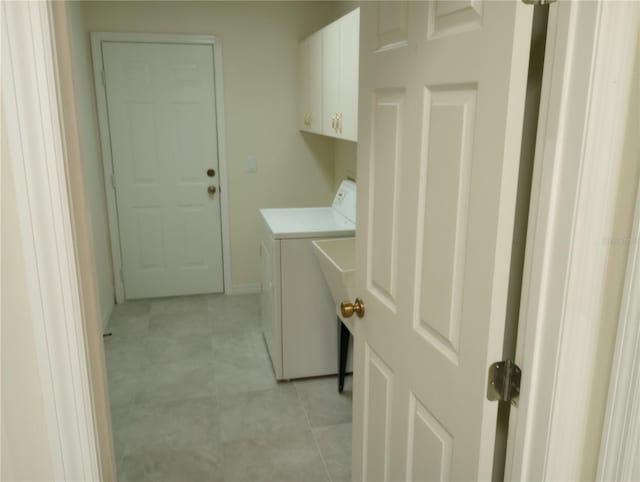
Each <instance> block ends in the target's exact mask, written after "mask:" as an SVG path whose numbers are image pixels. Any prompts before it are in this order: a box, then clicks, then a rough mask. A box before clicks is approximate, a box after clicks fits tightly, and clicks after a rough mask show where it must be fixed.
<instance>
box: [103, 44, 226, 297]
mask: <svg viewBox="0 0 640 482" xmlns="http://www.w3.org/2000/svg"><path fill="white" fill-rule="evenodd" d="M103 42H140V43H172V44H192V45H211V46H212V48H213V69H214V82H215V91H216V92H215V97H216V123H217V129H218V171H219V176H220V211H221V213H220V214H221V220H222V266H223V271H224V278H223V279H224V290H225V292H228V291H229V290H230V289H231V243H230V240H229V182H228V170H227V142H226V133H225V122H224V119H225V115H224V83H223V72H222V40H221V39H220V38H219V37H217V36H214V35H176V34H154V33H150V34H147V33H125V32H92V33H91V52H92V57H93V78H94V82H95V88H96V100H97V106H98V127H99V130H100V146H101V150H102V159H103V163H102V164H103V168H104V182H105V192H106V194H107V215H108V219H109V233H110V237H111V256H112V259H113V273H114V286H115V293H116V303H122V302H123V301H124V299H125V296H124V283H123V281H122V277H121V275H120V273H121V272H122V271H121V270H122V254H121V250H120V228H119V225H118V216H117V207H116V196H115V191H114V186H113V184H112V182H113V181H112V179H114V177H113V158H112V156H111V144H110V138H111V136H110V134H109V120H108V115H107V93H106V89H105V85H104V83H103V81H102V79H103V73H102V72H103V60H102V43H103Z"/></svg>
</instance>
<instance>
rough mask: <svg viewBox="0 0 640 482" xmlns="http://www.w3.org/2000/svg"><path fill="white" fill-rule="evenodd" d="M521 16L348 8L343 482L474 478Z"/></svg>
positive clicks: (472, 4) (515, 108)
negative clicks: (353, 134)
mask: <svg viewBox="0 0 640 482" xmlns="http://www.w3.org/2000/svg"><path fill="white" fill-rule="evenodd" d="M532 11H533V9H532V7H528V6H526V5H524V4H522V2H520V1H513V2H498V1H496V2H482V1H480V0H472V1H456V2H449V1H434V2H389V3H367V2H364V3H363V5H362V11H361V18H362V23H361V43H360V45H361V49H360V52H361V71H360V117H359V133H358V134H359V135H358V138H359V145H358V184H359V187H358V189H359V191H360V192H359V193H358V200H359V201H360V202H359V203H358V215H357V220H358V221H357V222H358V225H357V277H356V285H357V290H356V292H357V294H358V295H359V296H361V297H362V298H363V299H364V303H365V305H366V314H365V317H364V318H363V319H356V321H355V374H354V384H355V385H354V427H353V430H354V432H353V436H354V451H353V476H354V480H366V481H374V480H407V481H411V480H420V481H424V480H489V479H491V469H492V459H493V448H494V439H495V431H496V416H497V409H498V406H497V403H495V402H488V401H487V399H486V383H487V382H486V380H487V367H488V366H489V364H490V363H492V362H494V361H497V360H499V359H500V358H501V353H502V343H503V334H504V323H505V311H506V301H507V289H508V275H509V264H510V255H511V239H512V233H513V224H514V211H515V201H516V184H517V176H518V164H519V154H520V140H521V131H522V122H523V109H524V99H525V88H526V79H527V63H528V57H529V39H530V31H531V21H532Z"/></svg>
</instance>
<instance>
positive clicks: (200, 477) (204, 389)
mask: <svg viewBox="0 0 640 482" xmlns="http://www.w3.org/2000/svg"><path fill="white" fill-rule="evenodd" d="M108 331H110V332H112V333H113V335H112V336H110V337H106V338H105V352H106V357H107V369H108V372H109V392H110V399H111V411H112V424H113V432H114V443H115V451H116V457H117V464H118V474H119V475H118V476H119V480H120V481H121V482H144V481H153V482H168V481H171V482H197V481H226V482H234V481H261V482H268V481H269V482H270V481H295V482H306V481H309V482H311V481H333V482H340V481H348V480H350V478H351V380H350V379H349V378H347V384H346V386H345V391H344V393H343V394H342V395H339V394H338V390H337V385H338V382H337V379H336V378H335V377H328V378H317V379H309V380H302V381H295V382H292V383H276V382H275V380H274V377H273V371H272V369H271V362H270V361H269V357H268V354H267V351H266V348H265V345H264V341H263V338H262V333H261V330H260V307H259V297H258V296H257V295H243V296H224V295H209V296H190V297H176V298H167V299H158V300H142V301H131V302H127V303H124V304H122V305H118V306H117V307H116V309H115V310H114V313H113V315H112V317H111V320H110V323H109V327H108Z"/></svg>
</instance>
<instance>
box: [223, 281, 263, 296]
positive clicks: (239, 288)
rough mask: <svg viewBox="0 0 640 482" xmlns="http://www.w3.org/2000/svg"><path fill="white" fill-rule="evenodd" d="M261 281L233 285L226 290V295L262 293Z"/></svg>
mask: <svg viewBox="0 0 640 482" xmlns="http://www.w3.org/2000/svg"><path fill="white" fill-rule="evenodd" d="M260 288H261V287H260V283H246V284H239V285H232V286H231V287H230V288H228V289H227V290H225V294H226V295H251V294H256V293H260Z"/></svg>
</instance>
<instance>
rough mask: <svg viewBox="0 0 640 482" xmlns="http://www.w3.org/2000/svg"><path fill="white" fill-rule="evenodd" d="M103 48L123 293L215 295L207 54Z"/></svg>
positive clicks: (179, 47) (217, 271)
mask: <svg viewBox="0 0 640 482" xmlns="http://www.w3.org/2000/svg"><path fill="white" fill-rule="evenodd" d="M102 48H103V61H104V71H105V82H106V92H107V108H108V116H109V131H110V141H111V153H112V158H113V169H114V173H115V175H114V183H115V189H116V203H117V210H118V227H119V232H120V249H121V253H122V263H123V273H122V276H123V281H124V288H125V296H126V298H128V299H132V298H148V297H159V296H172V295H187V294H197V293H214V292H221V291H223V290H224V287H223V281H222V280H223V272H222V236H221V217H220V196H219V188H220V186H219V181H218V179H219V173H218V141H217V126H216V115H215V89H214V77H213V76H214V73H213V48H212V47H211V46H210V45H209V46H208V45H186V44H184V45H183V44H151V43H126V42H105V43H103V47H102ZM209 170H210V171H209ZM207 171H209V172H207ZM209 189H211V191H213V190H214V189H215V191H216V192H211V193H210V192H209Z"/></svg>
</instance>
